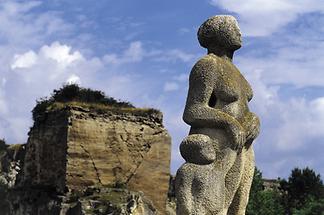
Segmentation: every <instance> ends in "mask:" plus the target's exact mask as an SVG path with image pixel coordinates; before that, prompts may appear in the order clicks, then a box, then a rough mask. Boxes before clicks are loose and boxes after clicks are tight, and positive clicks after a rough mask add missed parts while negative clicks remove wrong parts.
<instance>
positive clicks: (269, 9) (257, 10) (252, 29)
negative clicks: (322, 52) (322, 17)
mask: <svg viewBox="0 0 324 215" xmlns="http://www.w3.org/2000/svg"><path fill="white" fill-rule="evenodd" d="M211 4H212V5H215V6H218V7H221V8H223V9H225V10H227V11H229V12H234V13H236V14H237V15H238V16H239V20H240V26H241V28H242V31H243V35H245V36H267V35H270V34H272V33H273V32H276V31H278V30H279V29H280V28H282V27H284V26H286V25H287V24H288V23H291V22H293V21H295V20H296V19H297V18H298V16H299V15H302V14H305V13H311V12H324V2H322V1H317V0H268V1H264V0H242V1H237V0H211Z"/></svg>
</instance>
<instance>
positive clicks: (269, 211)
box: [246, 168, 284, 215]
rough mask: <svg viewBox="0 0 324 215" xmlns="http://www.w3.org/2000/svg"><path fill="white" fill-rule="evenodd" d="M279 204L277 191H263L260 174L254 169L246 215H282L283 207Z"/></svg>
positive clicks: (279, 196)
mask: <svg viewBox="0 0 324 215" xmlns="http://www.w3.org/2000/svg"><path fill="white" fill-rule="evenodd" d="M281 203H282V202H281V195H280V192H279V191H278V190H265V189H264V186H263V180H262V173H261V171H260V170H258V169H257V168H255V171H254V177H253V182H252V187H251V193H250V198H249V204H248V206H247V211H246V214H247V215H261V214H262V215H281V214H282V215H283V214H284V207H283V205H282V204H281Z"/></svg>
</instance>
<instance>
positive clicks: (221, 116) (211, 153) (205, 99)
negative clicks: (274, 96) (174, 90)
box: [176, 15, 260, 215]
mask: <svg viewBox="0 0 324 215" xmlns="http://www.w3.org/2000/svg"><path fill="white" fill-rule="evenodd" d="M198 40H199V43H200V45H201V46H203V47H204V48H207V50H208V54H207V55H206V56H204V57H202V58H201V59H200V60H199V61H198V62H197V63H196V64H195V65H194V67H193V68H192V71H191V73H190V78H189V92H188V97H187V102H186V107H185V111H184V114H183V119H184V121H185V122H186V123H187V124H189V125H190V126H191V129H190V132H189V136H188V137H186V138H185V139H184V140H183V142H182V143H181V145H180V152H181V155H182V156H183V158H184V159H185V160H186V163H185V164H183V165H182V166H181V167H180V168H179V170H178V172H177V175H176V198H177V215H205V214H206V215H226V214H229V215H244V214H245V208H246V205H247V203H248V197H249V192H250V187H251V183H252V178H253V172H254V165H255V163H254V152H253V149H252V146H251V144H252V141H253V140H254V139H255V138H256V137H257V135H258V134H259V127H260V123H259V119H258V117H257V116H256V115H255V114H254V113H252V112H250V111H249V108H248V102H249V101H250V100H251V99H252V96H253V93H252V89H251V87H250V85H249V83H248V82H247V81H246V79H245V78H244V77H243V76H242V74H241V73H240V71H239V70H238V69H237V68H236V67H235V66H234V64H233V63H232V58H233V53H234V51H235V50H237V49H239V48H240V47H241V43H242V42H241V32H240V29H239V27H238V24H237V21H236V19H235V18H234V17H233V16H225V15H222V16H214V17H211V18H209V19H208V20H207V21H205V22H204V23H203V24H202V25H201V26H200V28H199V30H198Z"/></svg>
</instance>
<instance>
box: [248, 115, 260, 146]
mask: <svg viewBox="0 0 324 215" xmlns="http://www.w3.org/2000/svg"><path fill="white" fill-rule="evenodd" d="M246 131H247V137H246V139H247V140H248V142H250V141H253V140H254V139H255V138H256V137H257V136H258V135H259V132H260V121H259V118H258V117H257V116H256V115H254V114H253V117H252V120H250V122H249V125H248V127H247V128H246Z"/></svg>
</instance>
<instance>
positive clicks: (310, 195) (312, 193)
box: [280, 167, 324, 214]
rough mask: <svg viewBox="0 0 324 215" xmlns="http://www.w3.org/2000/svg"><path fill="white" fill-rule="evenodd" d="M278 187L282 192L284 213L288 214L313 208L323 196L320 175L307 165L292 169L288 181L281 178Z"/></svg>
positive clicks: (323, 188)
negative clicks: (303, 167)
mask: <svg viewBox="0 0 324 215" xmlns="http://www.w3.org/2000/svg"><path fill="white" fill-rule="evenodd" d="M280 187H281V190H282V192H283V193H284V199H285V202H286V203H285V206H286V213H288V214H294V213H297V212H298V211H299V212H300V211H303V210H304V211H305V210H308V209H309V208H314V207H313V206H314V205H315V204H317V203H318V202H320V199H323V198H324V195H323V190H324V187H323V182H322V180H321V177H320V175H319V174H316V173H315V172H314V170H312V169H310V168H308V167H306V168H305V169H302V170H301V169H299V168H295V169H293V170H292V172H291V175H290V176H289V178H288V181H286V180H282V181H281V182H280ZM307 208H308V209H307ZM296 211H297V212H296ZM299 212H298V213H299ZM300 213H302V212H300Z"/></svg>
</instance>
